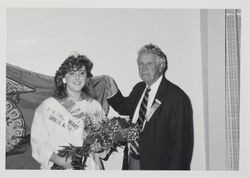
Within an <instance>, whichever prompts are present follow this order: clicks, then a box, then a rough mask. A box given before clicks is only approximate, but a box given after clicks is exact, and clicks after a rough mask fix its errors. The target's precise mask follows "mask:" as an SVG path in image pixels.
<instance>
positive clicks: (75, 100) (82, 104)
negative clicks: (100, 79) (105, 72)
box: [31, 55, 105, 169]
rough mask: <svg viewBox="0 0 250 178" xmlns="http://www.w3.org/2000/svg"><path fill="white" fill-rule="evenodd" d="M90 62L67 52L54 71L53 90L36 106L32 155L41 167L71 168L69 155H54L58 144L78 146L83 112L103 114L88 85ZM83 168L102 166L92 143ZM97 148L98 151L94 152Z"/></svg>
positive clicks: (83, 135) (83, 132) (82, 134)
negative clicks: (53, 91)
mask: <svg viewBox="0 0 250 178" xmlns="http://www.w3.org/2000/svg"><path fill="white" fill-rule="evenodd" d="M92 67H93V64H92V62H91V61H90V60H89V59H88V58H87V57H86V56H84V55H78V56H69V57H68V58H67V59H66V60H65V61H64V62H63V63H62V65H61V66H60V67H59V69H58V71H57V72H56V75H55V86H56V89H55V93H54V96H53V97H49V98H47V99H46V100H44V101H43V102H42V103H41V104H40V106H39V107H38V108H37V109H36V112H35V115H34V120H33V123H32V128H31V146H32V156H33V157H34V158H35V159H36V160H37V161H38V162H39V163H40V164H41V169H50V168H51V167H52V166H53V165H54V164H57V165H59V166H62V167H63V168H64V169H72V167H73V166H72V165H73V164H72V158H71V157H69V158H68V159H65V157H60V156H58V150H60V149H62V146H69V145H70V144H72V145H74V146H81V145H82V143H83V140H84V139H85V138H86V136H87V128H85V127H84V126H85V124H84V122H85V118H86V117H85V116H86V114H92V115H93V114H97V115H98V116H100V117H104V118H105V112H104V111H103V109H102V106H101V104H100V103H99V102H98V101H96V100H95V99H94V98H95V94H94V93H95V92H94V91H92V90H90V89H89V87H88V80H89V78H90V77H92V74H91V69H92ZM91 150H92V151H91V153H90V155H89V157H88V158H87V161H86V163H85V164H86V168H85V169H104V168H103V164H102V161H101V158H100V157H103V156H105V154H102V153H100V150H101V148H100V146H98V143H97V144H93V145H92V149H91ZM97 152H98V153H97Z"/></svg>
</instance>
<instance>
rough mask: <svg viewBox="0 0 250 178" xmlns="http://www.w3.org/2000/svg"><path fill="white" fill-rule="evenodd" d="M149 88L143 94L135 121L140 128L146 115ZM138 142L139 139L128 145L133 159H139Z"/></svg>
mask: <svg viewBox="0 0 250 178" xmlns="http://www.w3.org/2000/svg"><path fill="white" fill-rule="evenodd" d="M150 90H151V89H150V88H147V89H146V92H145V94H144V97H143V99H142V102H141V106H140V110H139V118H138V119H137V123H138V124H139V126H140V127H141V128H142V127H143V123H144V120H145V116H146V113H147V104H148V93H149V92H150ZM139 141H140V138H137V139H136V140H133V141H132V142H131V144H130V153H131V156H132V157H133V158H135V159H139Z"/></svg>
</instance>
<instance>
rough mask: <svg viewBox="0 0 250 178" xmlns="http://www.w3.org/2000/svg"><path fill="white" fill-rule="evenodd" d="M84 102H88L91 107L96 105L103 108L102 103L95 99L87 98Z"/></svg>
mask: <svg viewBox="0 0 250 178" xmlns="http://www.w3.org/2000/svg"><path fill="white" fill-rule="evenodd" d="M84 101H85V102H87V103H88V104H90V105H95V106H99V105H100V106H101V103H100V102H99V101H97V100H96V99H93V98H86V99H85V100H84Z"/></svg>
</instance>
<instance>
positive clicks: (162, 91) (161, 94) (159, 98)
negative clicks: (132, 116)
mask: <svg viewBox="0 0 250 178" xmlns="http://www.w3.org/2000/svg"><path fill="white" fill-rule="evenodd" d="M166 91H167V80H166V78H165V77H163V78H162V81H161V83H160V86H159V88H158V90H157V93H156V95H155V99H154V102H153V105H152V107H151V108H150V110H149V112H148V113H147V115H146V120H147V122H149V120H150V119H151V118H153V115H154V113H155V112H156V111H157V109H158V108H159V107H160V106H161V104H162V102H164V100H166Z"/></svg>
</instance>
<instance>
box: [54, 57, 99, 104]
mask: <svg viewBox="0 0 250 178" xmlns="http://www.w3.org/2000/svg"><path fill="white" fill-rule="evenodd" d="M82 66H85V68H86V71H87V80H86V84H85V86H84V87H83V88H82V97H83V98H84V97H90V98H94V99H96V93H95V91H94V88H93V86H91V84H90V78H91V77H92V76H93V75H92V73H91V70H92V68H93V63H92V62H91V61H90V60H89V59H88V57H87V56H85V55H71V56H69V57H68V58H67V59H66V60H65V61H64V62H63V63H62V64H61V66H60V67H59V69H58V70H57V71H56V75H55V78H54V81H55V92H54V95H53V96H54V97H55V98H57V99H63V98H65V97H67V96H68V93H67V89H66V84H64V83H63V78H64V77H65V75H66V74H67V73H68V72H70V71H72V70H79V69H81V68H82Z"/></svg>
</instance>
